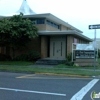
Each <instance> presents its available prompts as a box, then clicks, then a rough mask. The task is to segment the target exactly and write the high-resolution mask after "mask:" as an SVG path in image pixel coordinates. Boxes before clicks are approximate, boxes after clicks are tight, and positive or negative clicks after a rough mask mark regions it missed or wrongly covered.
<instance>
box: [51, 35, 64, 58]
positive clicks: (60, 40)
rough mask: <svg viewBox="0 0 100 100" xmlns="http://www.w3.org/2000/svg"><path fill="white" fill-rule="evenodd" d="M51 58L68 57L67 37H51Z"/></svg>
mask: <svg viewBox="0 0 100 100" xmlns="http://www.w3.org/2000/svg"><path fill="white" fill-rule="evenodd" d="M50 57H51V58H65V57H66V37H65V36H51V37H50Z"/></svg>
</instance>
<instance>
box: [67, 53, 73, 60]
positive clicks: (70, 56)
mask: <svg viewBox="0 0 100 100" xmlns="http://www.w3.org/2000/svg"><path fill="white" fill-rule="evenodd" d="M66 60H67V61H71V60H72V53H69V54H68V55H67V57H66Z"/></svg>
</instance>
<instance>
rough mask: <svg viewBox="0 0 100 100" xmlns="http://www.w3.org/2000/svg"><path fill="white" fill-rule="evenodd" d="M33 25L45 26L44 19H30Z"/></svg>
mask: <svg viewBox="0 0 100 100" xmlns="http://www.w3.org/2000/svg"><path fill="white" fill-rule="evenodd" d="M30 20H31V21H32V23H33V24H45V19H44V18H35V19H30Z"/></svg>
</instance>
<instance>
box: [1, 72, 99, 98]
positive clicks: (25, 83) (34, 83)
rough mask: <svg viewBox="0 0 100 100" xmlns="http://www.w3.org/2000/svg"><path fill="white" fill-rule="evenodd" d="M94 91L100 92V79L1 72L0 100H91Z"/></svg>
mask: <svg viewBox="0 0 100 100" xmlns="http://www.w3.org/2000/svg"><path fill="white" fill-rule="evenodd" d="M90 82H91V83H90ZM88 83H89V84H88ZM87 84H88V86H87ZM91 84H94V85H93V86H90V85H91ZM85 86H86V88H84V91H85V92H86V94H85V95H84V94H82V95H84V96H83V97H82V96H79V94H80V92H81V93H83V92H82V91H83V90H82V88H83V87H85ZM89 87H91V88H90V89H89V90H88V88H89ZM80 90H82V91H80ZM87 90H88V91H87ZM79 91H80V92H79ZM92 91H96V92H97V93H98V92H100V81H99V79H96V80H95V79H92V78H72V77H66V76H51V75H49V76H47V75H39V74H23V73H10V72H0V100H75V98H76V97H75V98H74V96H76V95H78V96H79V98H81V97H82V99H79V98H78V97H77V98H78V99H76V100H91V99H90V94H91V92H92ZM78 92H79V94H77V93H78Z"/></svg>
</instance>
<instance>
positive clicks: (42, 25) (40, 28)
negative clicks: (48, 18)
mask: <svg viewBox="0 0 100 100" xmlns="http://www.w3.org/2000/svg"><path fill="white" fill-rule="evenodd" d="M35 26H36V27H37V28H38V30H41V31H42V30H43V31H44V30H46V24H36V25H35Z"/></svg>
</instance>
